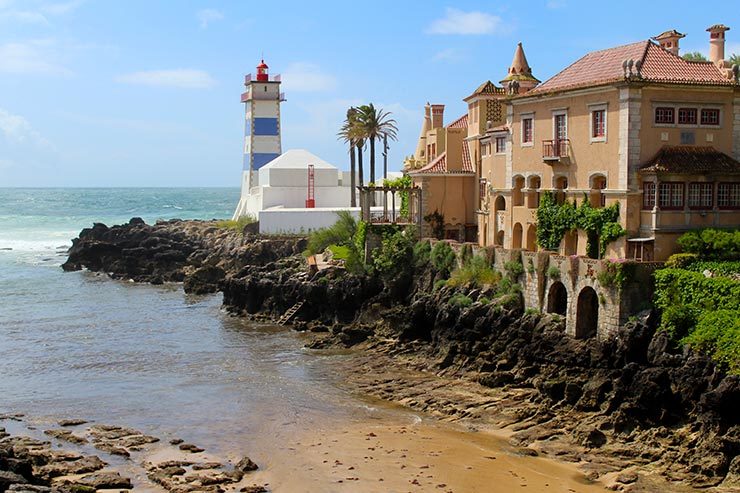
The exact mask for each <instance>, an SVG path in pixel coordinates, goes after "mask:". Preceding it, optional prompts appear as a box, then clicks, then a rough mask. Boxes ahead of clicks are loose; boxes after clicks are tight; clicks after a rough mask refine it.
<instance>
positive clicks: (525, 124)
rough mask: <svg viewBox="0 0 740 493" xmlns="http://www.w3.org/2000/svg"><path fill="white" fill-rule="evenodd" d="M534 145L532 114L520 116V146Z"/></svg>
mask: <svg viewBox="0 0 740 493" xmlns="http://www.w3.org/2000/svg"><path fill="white" fill-rule="evenodd" d="M533 145H534V114H533V113H523V114H522V146H533Z"/></svg>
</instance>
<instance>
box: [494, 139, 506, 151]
mask: <svg viewBox="0 0 740 493" xmlns="http://www.w3.org/2000/svg"><path fill="white" fill-rule="evenodd" d="M502 152H506V137H496V154H500V153H502Z"/></svg>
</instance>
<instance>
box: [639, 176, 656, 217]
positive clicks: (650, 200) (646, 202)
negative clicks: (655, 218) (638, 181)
mask: <svg viewBox="0 0 740 493" xmlns="http://www.w3.org/2000/svg"><path fill="white" fill-rule="evenodd" d="M654 207H655V182H653V181H646V182H644V183H643V184H642V208H643V209H647V210H652V209H653V208H654Z"/></svg>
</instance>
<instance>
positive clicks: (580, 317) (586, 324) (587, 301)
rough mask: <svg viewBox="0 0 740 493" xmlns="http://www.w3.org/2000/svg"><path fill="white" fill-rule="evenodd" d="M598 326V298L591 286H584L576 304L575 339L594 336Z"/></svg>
mask: <svg viewBox="0 0 740 493" xmlns="http://www.w3.org/2000/svg"><path fill="white" fill-rule="evenodd" d="M598 326H599V296H598V295H597V294H596V290H595V289H594V288H592V287H591V286H586V287H585V288H583V289H582V290H581V292H580V293H578V303H577V304H576V332H575V336H576V339H585V338H587V337H593V336H595V335H596V330H597V328H598Z"/></svg>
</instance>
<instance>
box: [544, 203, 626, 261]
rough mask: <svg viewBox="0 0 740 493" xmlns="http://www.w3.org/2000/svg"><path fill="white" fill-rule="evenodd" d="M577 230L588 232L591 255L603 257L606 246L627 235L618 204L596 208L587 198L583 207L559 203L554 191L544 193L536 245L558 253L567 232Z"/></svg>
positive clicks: (588, 249)
mask: <svg viewBox="0 0 740 493" xmlns="http://www.w3.org/2000/svg"><path fill="white" fill-rule="evenodd" d="M576 229H580V230H582V231H585V232H586V236H587V237H588V244H587V245H586V250H587V252H588V256H589V257H592V258H597V257H603V256H604V255H605V254H606V247H607V245H609V243H611V242H612V241H614V240H616V239H617V238H619V237H620V236H622V235H624V234H625V233H626V231H625V230H624V228H622V226H621V225H620V224H619V203H615V204H612V205H610V206H608V207H601V208H598V209H597V208H595V207H592V206H591V203H590V202H589V200H588V197H587V196H585V195H584V197H583V202H582V203H581V205H580V206H577V205H576V202H575V201H573V202H569V201H567V200H566V201H564V202H563V203H562V204H558V203H557V201H556V200H555V196H554V195H553V193H552V192H550V191H546V192H544V193H543V195H542V198H541V199H540V205H539V207H538V208H537V244H538V245H539V246H540V247H542V248H544V249H546V250H557V249H558V248H559V247H560V242H561V241H562V240H563V237H564V236H565V233H567V232H568V231H573V230H576Z"/></svg>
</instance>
